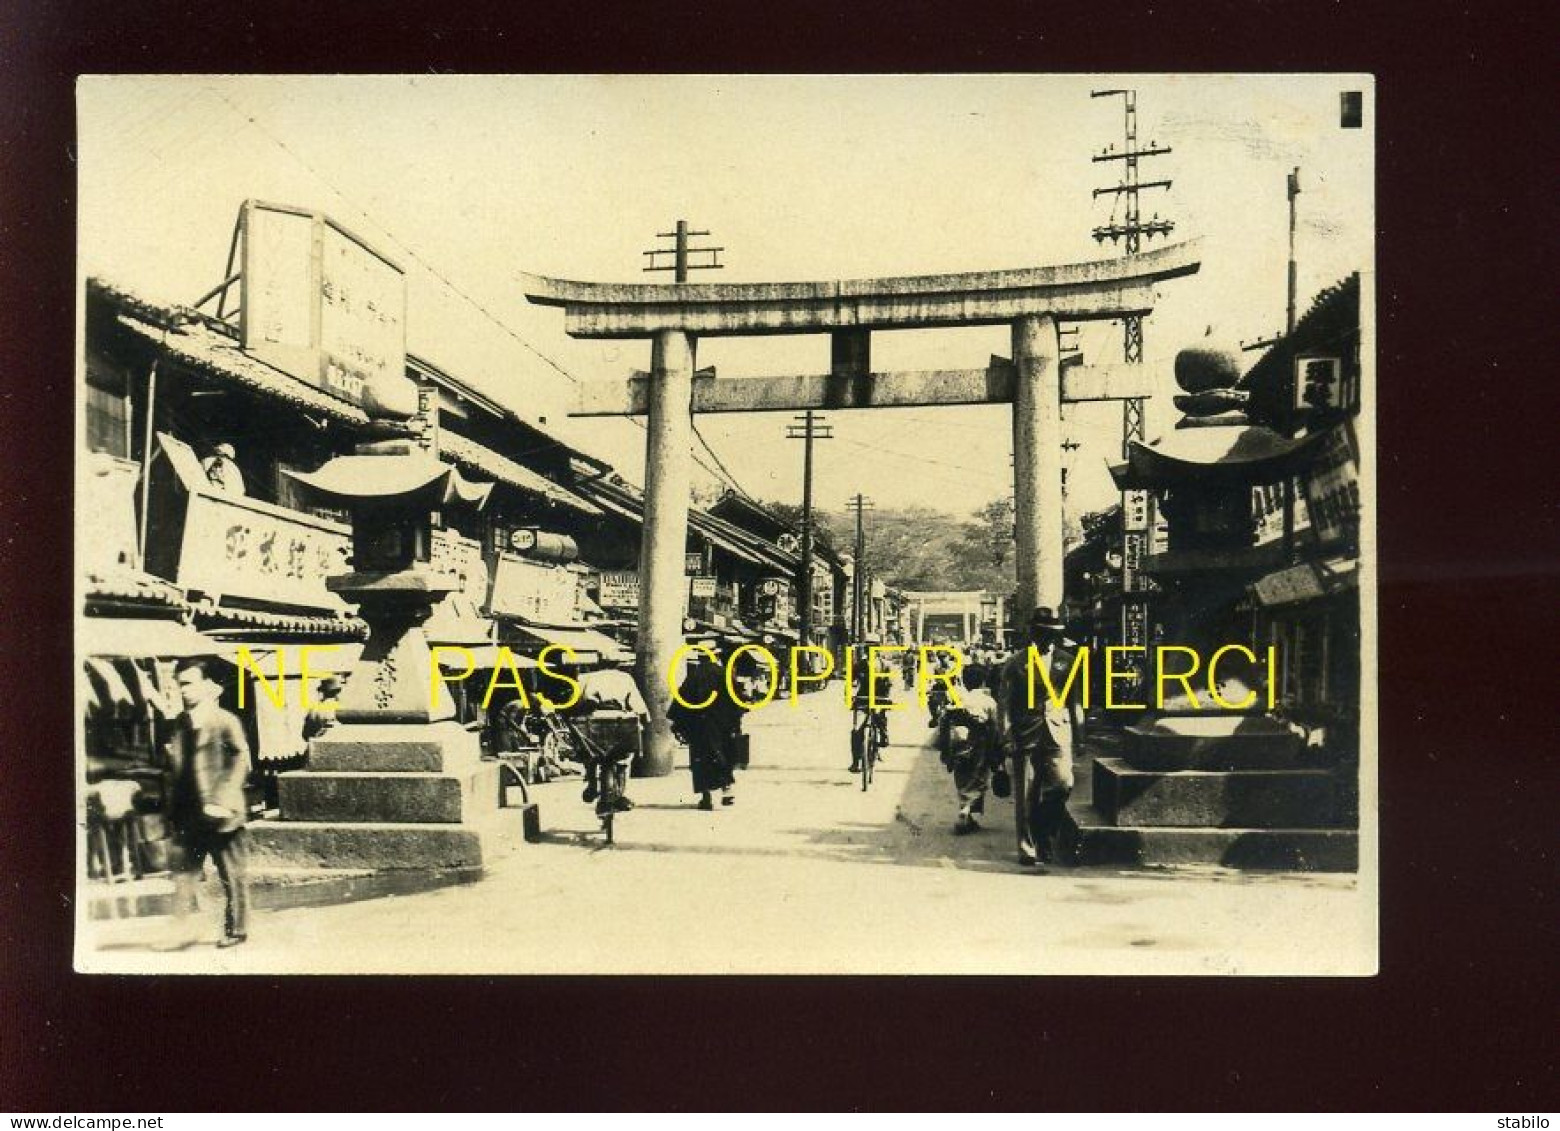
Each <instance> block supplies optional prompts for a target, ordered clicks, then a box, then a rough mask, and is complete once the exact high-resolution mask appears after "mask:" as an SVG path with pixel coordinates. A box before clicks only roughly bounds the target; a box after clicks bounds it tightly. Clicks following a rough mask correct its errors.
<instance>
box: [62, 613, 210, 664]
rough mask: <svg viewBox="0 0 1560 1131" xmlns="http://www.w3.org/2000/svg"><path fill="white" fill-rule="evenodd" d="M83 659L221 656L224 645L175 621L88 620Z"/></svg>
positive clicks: (81, 640)
mask: <svg viewBox="0 0 1560 1131" xmlns="http://www.w3.org/2000/svg"><path fill="white" fill-rule="evenodd" d="M77 644H78V645H79V647H78V648H77V651H78V652H79V653H80V654H81V655H83V656H101V657H105V658H110V659H117V658H124V659H136V658H138V657H151V656H155V657H165V658H168V659H174V658H178V657H181V656H217V655H221V653H222V645H221V644H219V643H217V642H216V641H214V640H211V639H209V638H208V637H205V636H202V635H201V634H200V633H198V632H196V631H195V630H194V629H193V628H191V627H190V626H189V625H187V624H182V623H180V622H179V621H175V620H151V619H148V618H144V617H86V618H85V619H83V620H82V621H81V626H80V629H79V635H78V636H77Z"/></svg>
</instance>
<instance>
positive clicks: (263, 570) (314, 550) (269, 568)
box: [177, 494, 351, 610]
mask: <svg viewBox="0 0 1560 1131" xmlns="http://www.w3.org/2000/svg"><path fill="white" fill-rule="evenodd" d="M350 551H351V537H350V535H349V532H348V531H347V529H346V527H344V526H341V525H340V524H338V523H334V522H328V521H326V520H324V519H317V518H313V517H312V516H309V515H302V514H299V513H297V512H295V511H287V510H283V509H282V508H280V507H273V506H271V505H270V504H269V503H264V502H261V501H260V500H258V499H248V498H240V497H236V496H232V495H205V494H192V495H191V496H190V497H189V509H188V510H187V511H186V513H185V519H184V539H183V542H182V543H181V548H180V552H179V566H178V576H177V581H178V583H179V584H180V585H181V586H183V587H185V588H186V589H193V590H199V591H200V592H202V593H205V594H207V595H208V596H211V597H219V596H234V597H248V598H258V599H261V600H268V601H277V602H282V603H286V604H291V605H302V606H305V607H311V608H321V609H332V610H335V609H342V608H345V607H346V606H345V604H344V602H343V601H342V599H341V598H340V597H338V596H337V595H336V594H334V593H332V592H330V591H329V590H328V589H326V588H325V579H326V578H327V577H330V576H333V575H335V574H340V573H345V572H346V570H347V557H348V554H349V553H350Z"/></svg>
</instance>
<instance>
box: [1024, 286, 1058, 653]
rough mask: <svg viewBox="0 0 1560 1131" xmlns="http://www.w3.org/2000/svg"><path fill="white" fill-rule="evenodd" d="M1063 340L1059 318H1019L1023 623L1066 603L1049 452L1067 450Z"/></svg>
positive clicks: (1055, 483) (1053, 463) (1055, 487)
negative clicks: (1064, 446)
mask: <svg viewBox="0 0 1560 1131" xmlns="http://www.w3.org/2000/svg"><path fill="white" fill-rule="evenodd" d="M1061 356H1062V355H1061V343H1060V339H1059V338H1058V336H1057V333H1056V320H1055V319H1054V318H1052V317H1051V316H1050V315H1045V314H1041V315H1031V316H1028V317H1025V318H1018V319H1015V320H1014V321H1013V370H1014V384H1013V523H1014V527H1015V529H1014V534H1015V542H1016V548H1017V560H1016V563H1015V564H1016V566H1017V573H1018V593H1017V597H1016V600H1015V605H1016V606H1017V608H1016V610H1015V611H1016V612H1017V613H1018V618H1019V621H1020V623H1022V622H1024V621H1025V620H1027V619H1028V617H1029V614H1030V613H1031V612H1032V611H1033V610H1034V609H1035V608H1036V607H1037V606H1041V605H1044V606H1046V607H1048V608H1050V609H1052V610H1054V611H1056V612H1057V613H1058V614H1060V611H1061V607H1062V557H1063V552H1064V548H1063V545H1062V477H1061V476H1060V475H1059V474H1058V473H1057V472H1058V467H1057V464H1056V461H1055V460H1054V459H1050V458H1046V456H1047V455H1048V454H1051V453H1057V452H1060V451H1061V450H1062V392H1061V372H1062V367H1061Z"/></svg>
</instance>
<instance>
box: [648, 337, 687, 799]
mask: <svg viewBox="0 0 1560 1131" xmlns="http://www.w3.org/2000/svg"><path fill="white" fill-rule="evenodd" d="M651 341H652V345H651V361H650V367H651V375H650V382H649V384H650V404H649V410H650V411H649V412H648V413H647V416H648V417H649V419H648V421H647V423H646V431H645V523H644V529H643V530H642V531H641V534H640V543H639V570H640V575H639V584H640V600H639V644H638V656H637V659H638V666H639V685H640V687H641V688H642V689H643V691H644V695H645V704H646V706H648V707H649V708H650V748H649V749H648V750H646V751H645V757H644V767H643V772H644V773H646V774H648V775H650V776H652V777H662V776H664V775H666V774H669V773H671V772H672V755H673V752H674V750H675V749H676V742H675V741H674V739H673V738H672V729H671V723H670V722H669V721H668V720H667V717H666V713H667V708H668V707H669V706H670V705H671V699H670V693H669V690H668V682H667V681H668V679H669V678H670V677H671V674H672V673H671V665H672V659H673V657H675V656H676V654H677V649H678V648H680V647H681V646H682V643H683V592H684V590H685V589H686V587H687V580H686V578H685V577H684V569H683V563H684V553H685V551H686V549H687V542H688V500H689V497H690V495H691V494H692V489H693V451H692V446H693V340H692V336H691V335H690V334H688V333H686V332H685V331H682V330H657V331H656V332H655V336H654V338H652V339H651Z"/></svg>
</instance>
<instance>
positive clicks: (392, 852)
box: [250, 722, 499, 871]
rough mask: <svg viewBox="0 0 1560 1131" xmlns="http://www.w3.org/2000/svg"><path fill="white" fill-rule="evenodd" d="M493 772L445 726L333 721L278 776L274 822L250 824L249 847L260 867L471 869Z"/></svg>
mask: <svg viewBox="0 0 1560 1131" xmlns="http://www.w3.org/2000/svg"><path fill="white" fill-rule="evenodd" d="M498 773H499V768H498V764H497V763H494V762H483V761H482V760H481V757H480V749H479V744H478V740H477V736H476V735H474V734H470V733H468V732H467V731H465V730H464V729H463V728H461V727H460V726H459V725H457V724H456V723H453V722H441V723H416V724H372V723H368V724H364V723H356V724H354V723H347V724H343V725H341V726H338V727H336V728H335V729H333V730H330V731H328V732H326V733H325V734H324V735H322V736H321V737H319V738H316V739H315V740H314V741H313V742H311V743H310V744H309V767H308V769H305V770H296V771H294V772H292V773H286V774H283V775H282V776H281V778H280V779H279V782H278V789H279V800H280V803H281V819H280V820H277V821H264V822H259V823H257V824H254V825H251V826H250V835H251V851H252V854H253V856H254V857H255V860H256V863H257V866H259V867H262V868H263V867H273V868H307V867H319V868H363V869H371V870H373V871H395V870H404V869H423V870H450V871H460V870H467V869H477V868H480V867H481V866H482V841H481V837H480V835H479V834H478V832H477V828H476V827H475V826H476V825H477V824H480V823H481V821H482V818H483V817H484V816H486V815H488V814H491V813H492V812H493V811H494V810H496V809H497V808H498V801H499V777H498Z"/></svg>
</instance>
